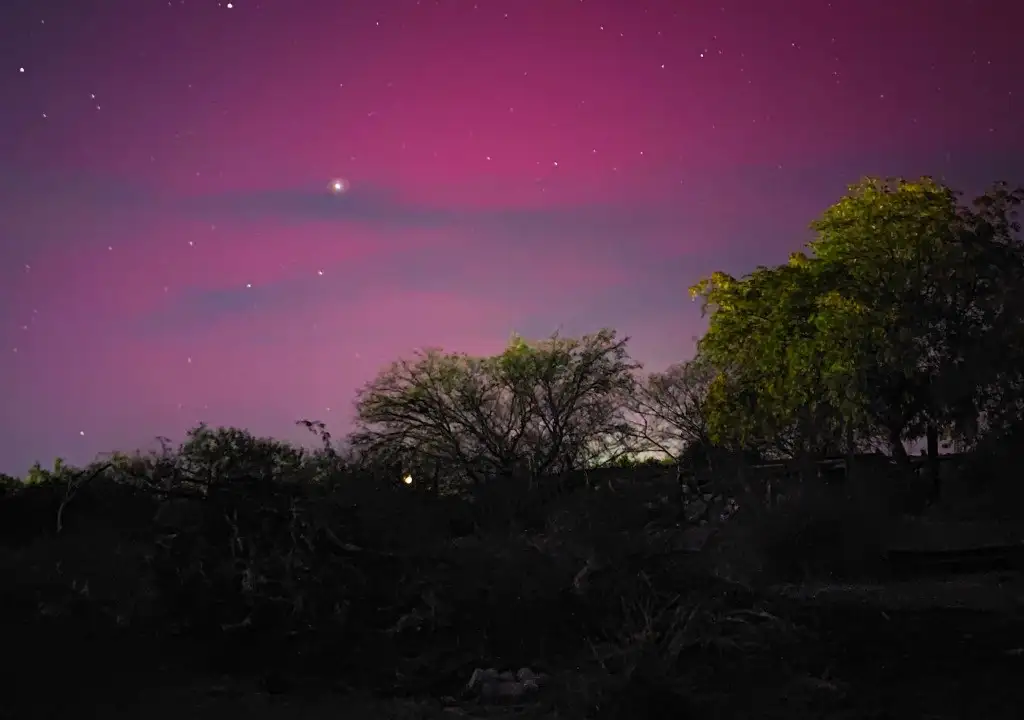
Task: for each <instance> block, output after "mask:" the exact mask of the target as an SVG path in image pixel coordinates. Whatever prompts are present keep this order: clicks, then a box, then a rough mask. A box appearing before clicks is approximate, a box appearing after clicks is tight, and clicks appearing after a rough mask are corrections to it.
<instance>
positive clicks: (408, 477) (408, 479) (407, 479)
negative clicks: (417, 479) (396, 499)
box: [402, 475, 412, 485]
mask: <svg viewBox="0 0 1024 720" xmlns="http://www.w3.org/2000/svg"><path fill="white" fill-rule="evenodd" d="M402 482H404V483H405V484H406V485H412V475H406V476H405V477H404V478H402Z"/></svg>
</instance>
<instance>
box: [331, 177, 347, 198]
mask: <svg viewBox="0 0 1024 720" xmlns="http://www.w3.org/2000/svg"><path fill="white" fill-rule="evenodd" d="M329 187H330V190H331V192H332V193H334V194H335V195H343V194H344V193H345V192H347V191H348V180H345V179H344V178H335V179H334V180H331V183H330V186H329Z"/></svg>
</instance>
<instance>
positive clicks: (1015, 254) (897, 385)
mask: <svg viewBox="0 0 1024 720" xmlns="http://www.w3.org/2000/svg"><path fill="white" fill-rule="evenodd" d="M1020 200H1021V192H1020V191H1010V190H1008V189H1007V188H1006V187H1005V186H1004V185H997V186H995V187H994V188H993V189H991V190H990V191H988V192H987V193H985V194H983V195H982V196H980V197H978V198H977V199H975V201H974V202H973V204H972V205H969V206H965V205H963V204H961V203H960V201H959V196H958V194H957V193H955V192H954V191H953V190H951V189H949V188H948V187H946V186H944V185H942V184H940V183H937V182H936V181H934V180H932V179H930V178H922V179H920V180H916V181H905V180H879V179H867V180H864V181H862V182H861V183H859V184H857V185H854V186H852V187H851V188H850V191H849V193H848V194H847V195H846V196H844V197H843V198H841V199H840V200H839V201H838V202H837V203H835V204H834V205H833V206H832V207H830V208H828V209H827V210H826V211H825V213H824V214H823V215H822V216H821V217H820V218H819V219H818V220H816V221H815V222H814V223H812V226H811V227H812V229H813V230H814V231H815V233H816V237H815V239H814V240H813V241H811V242H810V243H809V245H808V251H809V252H808V253H806V254H804V253H798V254H794V255H793V256H792V257H791V258H790V260H789V262H788V263H786V264H784V265H780V266H777V267H774V268H763V267H762V268H758V269H757V270H755V271H754V272H752V273H750V274H749V275H746V276H744V277H741V278H735V277H733V276H730V275H728V274H725V273H715V274H713V275H712V276H711V277H709V278H706V279H703V280H701V281H700V282H698V283H697V284H696V285H694V286H693V287H692V288H691V295H692V296H693V297H695V298H700V299H701V300H702V301H703V308H704V310H705V312H706V313H707V314H708V315H709V327H708V332H707V334H706V335H705V336H704V337H703V338H702V340H701V342H700V345H699V348H700V352H701V354H702V355H704V356H705V357H706V358H708V360H709V361H710V362H711V363H712V364H713V365H714V366H715V367H716V369H717V371H718V374H717V376H716V378H715V380H714V382H713V383H712V389H711V396H710V407H709V417H710V423H711V428H712V430H713V432H714V433H715V436H716V437H719V438H726V437H730V438H736V437H737V436H739V437H746V436H749V435H751V434H754V435H761V436H764V437H775V438H779V437H780V436H784V435H785V434H786V431H789V430H793V429H794V428H795V429H796V437H797V438H798V441H799V444H800V445H801V446H802V447H804V448H806V449H810V448H819V449H820V448H822V447H823V446H826V445H828V443H829V442H834V441H835V439H836V438H837V437H839V434H837V430H838V428H839V427H840V426H842V427H845V428H850V427H852V426H854V425H856V426H857V427H859V428H860V429H861V432H862V433H866V434H871V433H875V434H879V435H881V436H882V437H883V439H884V440H885V442H886V443H887V444H888V446H889V449H890V450H891V452H892V453H893V454H894V455H897V456H901V455H903V454H904V449H903V441H904V440H907V439H911V438H915V437H920V436H921V435H922V434H923V432H924V430H925V429H926V428H930V429H931V430H932V431H933V432H938V430H939V429H940V428H941V429H942V430H943V431H945V432H946V433H947V434H960V435H964V434H965V433H966V432H967V428H968V427H973V424H972V422H971V419H972V418H976V417H977V415H978V412H979V411H980V410H981V409H982V408H987V409H988V411H989V412H990V413H995V414H998V412H997V411H996V409H995V405H997V404H998V403H995V401H994V388H996V387H1002V388H1005V387H1007V382H1008V381H1017V382H1018V384H1019V380H1018V378H1019V376H1014V374H1015V373H1017V372H1019V371H1016V370H1013V369H1011V367H1018V366H1017V365H1014V363H1012V362H1002V363H1000V362H993V358H992V351H993V349H994V348H996V347H1003V348H1006V349H1007V350H1009V351H1010V352H1009V353H1008V355H1009V356H1010V357H1015V358H1020V357H1022V356H1021V355H1020V351H1019V348H1020V347H1021V338H1022V332H1021V330H1022V326H1021V320H1020V314H1019V313H1014V312H1013V311H1012V310H1011V308H1019V307H1020V305H1019V303H1020V293H1021V291H1020V279H1021V277H1022V275H1021V273H1022V268H1024V263H1022V259H1024V256H1022V253H1021V245H1020V242H1019V238H1018V237H1017V236H1016V233H1017V232H1018V231H1019V226H1017V225H1016V223H1015V219H1014V208H1015V207H1016V206H1017V205H1018V204H1019V203H1020ZM1011 313H1012V314H1011ZM1011 376H1014V377H1012V378H1011ZM1010 386H1013V382H1010ZM1018 397H1019V393H1018ZM1006 401H1009V398H1008V397H1006V395H1005V393H1003V395H1002V396H1001V397H1000V402H1003V403H1004V404H1005V402H1006Z"/></svg>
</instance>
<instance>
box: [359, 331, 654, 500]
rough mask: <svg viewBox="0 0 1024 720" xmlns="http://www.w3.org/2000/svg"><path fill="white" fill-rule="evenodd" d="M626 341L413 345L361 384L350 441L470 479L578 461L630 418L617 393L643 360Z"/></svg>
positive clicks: (609, 335)
mask: <svg viewBox="0 0 1024 720" xmlns="http://www.w3.org/2000/svg"><path fill="white" fill-rule="evenodd" d="M627 341H628V339H621V340H620V339H617V338H616V336H615V333H614V332H613V331H610V330H603V331H601V332H599V333H596V334H594V335H587V336H584V337H582V338H579V339H571V338H562V337H559V336H557V335H554V336H552V337H550V338H548V339H547V340H544V341H541V342H527V341H526V340H524V339H522V338H520V337H513V338H512V341H511V342H510V343H509V345H508V347H507V348H506V349H505V351H504V352H502V353H501V354H500V355H497V356H494V357H485V358H476V357H470V356H468V355H465V354H460V353H444V352H442V351H441V350H437V349H432V350H427V351H423V352H420V353H417V355H416V356H415V357H414V358H413V359H412V360H399V361H396V362H395V363H392V365H391V366H389V367H388V368H386V369H385V370H383V371H382V372H381V373H380V374H379V375H378V376H377V377H376V378H375V379H374V380H373V381H371V382H370V383H369V384H368V385H366V386H365V387H364V388H363V389H362V390H361V391H360V393H359V395H358V398H357V403H356V408H357V428H356V432H355V434H354V435H353V438H352V444H353V446H354V447H361V448H374V452H376V453H378V454H386V455H389V456H391V457H394V458H400V459H401V460H402V461H403V462H413V463H426V464H429V465H430V466H431V467H432V468H433V469H434V471H435V472H444V473H446V474H448V475H449V476H456V477H457V479H459V480H468V481H469V482H472V483H479V482H482V481H484V480H485V479H486V478H488V477H492V476H495V475H512V474H523V473H528V474H530V475H533V476H539V475H546V474H552V473H558V472H564V471H568V470H573V469H576V468H579V467H582V466H584V465H585V464H587V463H588V462H592V461H593V459H594V456H595V455H596V454H599V453H600V452H602V451H603V449H604V448H605V446H606V444H607V443H608V439H609V438H611V437H614V436H616V434H621V433H622V432H623V428H624V426H625V424H626V417H625V411H624V408H623V407H622V404H621V402H620V398H621V397H622V396H623V394H624V393H629V392H630V389H631V387H632V383H633V377H632V372H633V370H634V369H636V367H637V365H636V364H635V363H633V362H632V361H631V360H630V359H629V356H628V354H627V352H626V343H627Z"/></svg>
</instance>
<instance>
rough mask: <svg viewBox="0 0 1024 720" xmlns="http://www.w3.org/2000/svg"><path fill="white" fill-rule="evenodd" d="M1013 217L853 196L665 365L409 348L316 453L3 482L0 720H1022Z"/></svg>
mask: <svg viewBox="0 0 1024 720" xmlns="http://www.w3.org/2000/svg"><path fill="white" fill-rule="evenodd" d="M1019 198H1020V194H1019V193H1013V192H1010V191H1008V190H1007V189H1006V188H1004V187H1001V186H997V187H996V188H995V189H993V190H992V191H991V192H990V193H988V194H986V195H984V196H982V198H980V199H979V200H978V201H977V202H976V203H975V204H973V205H971V206H969V207H968V206H964V205H962V204H960V203H959V200H958V198H957V196H956V195H954V194H953V193H952V192H950V191H949V190H948V189H946V188H944V187H942V186H940V185H937V184H935V183H933V182H931V181H929V180H922V181H918V182H915V183H905V182H892V183H881V182H877V181H870V182H866V183H863V184H861V185H858V186H856V187H854V188H852V189H851V193H850V195H849V196H847V197H846V198H843V199H842V200H841V201H840V202H839V203H837V204H836V205H835V206H834V207H833V208H831V209H830V210H829V211H828V212H827V213H826V214H825V215H824V216H823V218H822V220H820V221H819V222H817V223H815V229H816V231H817V232H818V239H817V240H816V241H815V242H814V243H812V245H811V248H810V249H811V251H812V254H811V255H810V256H805V255H795V256H794V257H793V258H791V260H790V262H788V263H787V264H785V265H782V266H779V267H777V268H761V269H758V270H757V271H755V272H754V273H752V274H750V275H748V276H745V277H743V278H739V279H737V278H733V277H730V276H727V275H724V274H716V275H715V276H713V277H712V278H709V279H708V280H707V281H705V282H702V283H700V284H698V285H697V286H695V287H694V289H693V292H694V294H695V296H699V297H702V298H703V299H704V300H705V301H706V303H707V305H706V309H707V311H708V314H709V319H710V322H709V330H708V333H707V335H705V337H704V338H703V339H702V341H701V344H700V352H699V354H698V356H697V358H696V359H695V360H693V361H691V362H688V363H683V364H681V365H678V366H674V367H672V368H669V369H668V370H667V371H665V372H663V373H654V374H650V375H641V374H640V372H639V368H638V366H637V365H636V364H635V363H633V362H632V361H631V360H630V358H629V356H628V353H627V350H626V341H625V340H619V339H617V338H616V336H615V334H614V333H613V332H610V331H604V332H601V333H598V334H596V335H593V336H587V337H584V338H581V339H566V338H560V337H553V338H551V339H549V340H546V341H543V342H539V343H530V342H526V341H524V340H522V339H520V338H513V340H512V342H511V343H510V344H509V346H508V348H507V349H506V350H505V351H504V352H503V353H501V354H500V355H497V356H495V357H490V358H472V357H466V356H463V355H458V354H445V353H443V352H441V351H428V352H425V353H422V354H420V355H418V356H416V357H415V358H414V359H412V360H403V361H399V362H396V363H395V364H394V365H393V366H391V367H389V368H386V369H385V370H384V371H382V372H381V373H380V375H378V376H377V378H375V379H374V380H373V381H372V382H371V383H369V384H368V385H367V386H366V388H364V390H363V391H362V392H361V393H360V395H359V398H358V401H357V423H356V429H355V431H354V432H353V433H352V435H351V436H350V437H348V438H345V439H344V441H343V442H340V443H336V442H334V441H333V440H332V438H331V437H330V436H329V435H328V434H327V432H326V429H325V428H324V427H323V426H322V425H320V424H318V423H315V422H307V423H305V425H306V426H307V427H308V428H309V430H310V431H311V432H312V433H313V434H314V435H315V436H316V439H317V445H316V447H315V449H313V450H309V449H301V448H298V447H294V446H290V445H288V444H285V443H282V442H278V441H275V440H270V439H261V438H255V437H253V436H251V435H249V434H248V433H246V432H244V431H240V430H234V429H227V428H221V429H210V428H206V427H202V426H201V427H198V428H196V429H194V430H193V431H191V433H190V434H189V436H188V438H187V439H186V441H185V442H184V443H183V444H182V445H180V446H178V447H175V448H171V447H169V446H165V447H164V449H163V450H161V451H160V452H155V453H149V454H138V453H137V454H134V455H124V454H114V455H111V456H109V457H105V458H101V459H100V460H98V461H97V462H95V463H93V464H92V465H90V466H88V467H85V468H74V467H68V466H65V465H63V464H62V463H59V462H58V463H57V464H56V465H55V466H54V467H53V469H44V468H43V467H41V466H38V465H37V466H36V467H34V468H32V470H31V471H30V473H29V475H28V477H26V478H24V479H13V478H8V479H6V480H5V482H4V485H3V496H2V498H0V563H2V567H0V572H2V573H3V578H4V581H3V584H2V589H0V604H2V613H0V623H2V626H0V632H2V636H0V637H2V638H3V641H4V650H5V654H6V656H7V658H8V659H9V660H12V661H13V664H14V667H12V668H11V669H9V670H7V671H5V672H4V673H3V674H2V678H3V686H4V687H3V692H2V694H0V717H2V718H33V717H40V718H42V717H76V716H81V717H108V718H134V717H156V718H163V717H167V718H179V717H199V718H207V717H209V718H214V717H217V718H221V717H225V716H228V717H234V716H241V715H242V714H243V713H244V714H245V716H247V717H252V718H261V717H266V718H278V717H280V718H285V717H288V718H293V717H307V718H321V717H323V718H326V717H332V718H334V717H351V718H368V719H375V718H403V719H404V718H409V719H412V718H435V717H436V718H457V717H465V716H471V717H474V716H486V717H491V716H494V717H504V716H510V717H511V716H517V717H530V718H661V717H666V718H668V717H671V718H686V717H695V718H696V717H727V718H728V717H736V718H741V717H742V718H749V717H759V718H761V717H763V718H789V717H806V718H886V717H901V718H903V717H910V718H960V717H964V718H966V717H992V718H1003V717H1006V718H1011V717H1019V708H1020V707H1024V684H1022V683H1020V682H1019V678H1020V677H1022V675H1021V673H1022V671H1024V614H1022V611H1024V580H1022V579H1021V570H1022V569H1024V557H1022V555H1024V553H1022V550H1021V549H1022V547H1024V545H1022V542H1021V541H1022V540H1024V512H1022V511H1021V507H1022V506H1021V499H1022V498H1024V487H1022V486H1021V485H1020V481H1019V477H1020V476H1019V466H1017V465H1016V463H1017V462H1018V460H1019V458H1020V457H1021V449H1022V448H1021V447H1020V445H1021V443H1020V439H1021V438H1022V437H1024V434H1022V430H1024V424H1022V421H1021V417H1022V413H1021V411H1022V409H1024V320H1022V318H1024V313H1022V312H1021V311H1022V310H1024V283H1022V282H1021V281H1022V279H1024V252H1022V248H1021V245H1020V243H1019V236H1018V233H1019V230H1018V228H1017V226H1016V225H1015V224H1014V218H1013V215H1012V213H1013V211H1014V207H1015V205H1016V204H1017V203H1018V202H1019ZM918 439H922V440H923V441H924V444H925V447H926V450H927V452H926V453H925V455H924V456H923V457H922V458H921V459H919V458H917V457H913V456H911V454H909V453H908V452H907V449H906V448H907V443H908V442H912V441H916V440H918ZM943 446H945V447H946V448H947V449H948V450H955V452H948V453H945V454H941V453H940V448H942V447H943ZM652 454H653V455H656V456H657V458H656V459H653V460H644V458H645V457H648V456H651V455H652Z"/></svg>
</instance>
